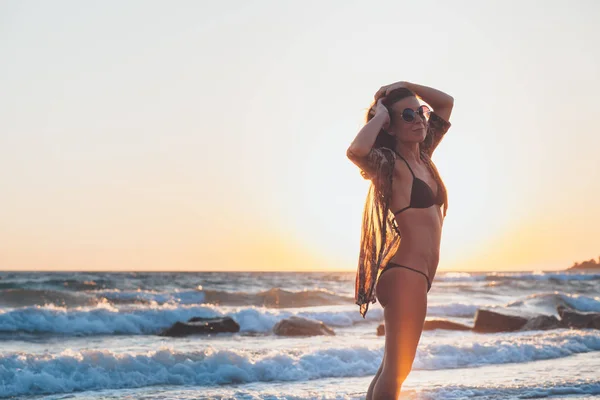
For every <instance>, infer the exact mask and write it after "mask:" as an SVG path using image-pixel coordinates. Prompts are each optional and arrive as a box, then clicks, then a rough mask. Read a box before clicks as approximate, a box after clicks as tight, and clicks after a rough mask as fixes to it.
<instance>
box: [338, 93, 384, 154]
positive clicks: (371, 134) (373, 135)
mask: <svg viewBox="0 0 600 400" xmlns="http://www.w3.org/2000/svg"><path fill="white" fill-rule="evenodd" d="M382 100H383V97H382V98H380V99H379V100H378V101H377V104H376V105H375V107H373V108H372V110H373V111H374V112H375V116H373V118H371V119H370V120H369V122H367V123H366V124H365V125H364V126H363V127H362V128H361V130H360V131H358V134H357V135H356V137H355V138H354V140H353V141H352V143H351V144H350V147H348V150H347V151H346V155H347V156H348V158H349V159H350V160H352V162H354V163H355V164H357V165H358V163H357V161H358V160H360V159H362V158H365V157H366V156H367V155H368V154H369V152H370V151H371V149H372V148H373V145H374V144H375V139H377V135H379V132H380V131H381V128H384V127H386V128H387V127H389V124H390V115H389V112H388V110H387V108H386V107H385V106H384V105H383V103H382Z"/></svg>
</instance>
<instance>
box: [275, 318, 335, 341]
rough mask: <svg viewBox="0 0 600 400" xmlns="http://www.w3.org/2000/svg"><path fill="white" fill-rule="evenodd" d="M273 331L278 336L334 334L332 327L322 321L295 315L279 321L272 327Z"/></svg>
mask: <svg viewBox="0 0 600 400" xmlns="http://www.w3.org/2000/svg"><path fill="white" fill-rule="evenodd" d="M273 333H275V334H276V335H280V336H317V335H330V336H331V335H335V332H334V331H333V329H331V328H330V327H328V326H327V325H325V324H324V323H323V322H320V321H314V320H310V319H306V318H300V317H296V316H292V317H290V318H286V319H284V320H281V321H279V322H278V323H277V324H275V326H274V327H273Z"/></svg>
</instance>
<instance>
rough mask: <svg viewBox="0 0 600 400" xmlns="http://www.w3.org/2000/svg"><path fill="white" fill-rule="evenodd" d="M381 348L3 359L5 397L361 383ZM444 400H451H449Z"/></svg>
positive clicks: (514, 358)
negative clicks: (348, 379) (160, 388)
mask: <svg viewBox="0 0 600 400" xmlns="http://www.w3.org/2000/svg"><path fill="white" fill-rule="evenodd" d="M598 350H600V333H598V332H594V331H582V332H576V331H563V332H561V333H544V334H535V335H518V336H512V337H510V338H506V337H498V336H496V337H492V338H489V339H487V340H485V341H480V342H471V343H467V342H466V341H463V342H461V343H460V344H454V345H449V344H440V343H437V342H434V343H432V344H426V345H423V346H420V347H419V349H418V351H417V355H416V358H415V362H414V364H413V367H414V369H417V370H419V369H420V370H439V369H450V368H464V367H474V366H481V365H491V364H505V363H523V362H529V361H535V360H547V359H557V358H563V357H567V356H570V355H573V354H577V353H586V352H591V351H598ZM382 356H383V348H382V347H379V348H376V349H374V348H369V347H360V346H358V347H353V348H329V349H321V350H317V351H298V350H297V349H291V350H285V351H284V350H272V349H269V350H268V351H267V352H266V353H263V354H256V352H255V351H243V350H240V351H233V350H215V349H213V348H211V347H208V348H205V349H203V350H201V351H193V352H181V351H176V350H173V349H168V348H163V349H160V350H158V351H149V352H146V353H116V352H112V351H108V350H104V351H102V350H82V351H73V350H65V351H63V352H62V353H61V354H57V355H49V354H41V355H39V354H38V355H36V354H25V353H13V354H3V353H0V381H2V382H7V383H6V384H4V385H3V386H0V397H10V396H17V395H23V394H28V395H32V394H56V393H69V392H75V391H83V390H96V389H123V388H136V387H146V386H152V385H216V384H219V385H222V384H239V383H250V382H272V381H306V380H311V379H319V378H330V377H338V378H339V377H358V376H367V375H372V374H374V373H375V372H376V371H377V368H378V367H379V364H380V362H381V359H382ZM444 398H446V397H444Z"/></svg>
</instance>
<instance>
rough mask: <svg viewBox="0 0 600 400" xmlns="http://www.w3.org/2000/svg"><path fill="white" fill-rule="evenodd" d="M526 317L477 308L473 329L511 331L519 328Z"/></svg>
mask: <svg viewBox="0 0 600 400" xmlns="http://www.w3.org/2000/svg"><path fill="white" fill-rule="evenodd" d="M526 323H527V319H526V318H523V317H517V316H512V315H505V314H500V313H497V312H494V311H490V310H482V309H479V310H477V312H476V313H475V326H473V331H475V332H479V333H494V332H512V331H517V330H519V329H521V328H522V327H523V326H524V325H525V324H526Z"/></svg>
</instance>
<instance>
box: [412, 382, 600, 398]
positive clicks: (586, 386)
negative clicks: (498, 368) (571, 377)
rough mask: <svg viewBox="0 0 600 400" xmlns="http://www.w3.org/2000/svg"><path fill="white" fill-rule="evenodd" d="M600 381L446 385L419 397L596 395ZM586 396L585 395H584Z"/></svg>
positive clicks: (423, 393)
mask: <svg viewBox="0 0 600 400" xmlns="http://www.w3.org/2000/svg"><path fill="white" fill-rule="evenodd" d="M598 394H600V383H599V382H598V381H592V380H587V381H583V382H582V381H575V382H568V383H566V384H558V385H557V384H548V385H544V386H539V385H526V386H518V387H505V386H501V387H497V388H481V387H472V386H466V385H460V386H447V387H444V388H442V389H434V390H427V391H423V392H421V393H420V394H419V397H418V398H419V399H421V400H429V399H432V400H433V399H455V400H458V399H472V398H482V399H541V398H546V397H551V396H561V398H563V397H565V396H569V395H580V396H581V395H586V396H587V395H590V396H593V395H598ZM586 398H587V397H586Z"/></svg>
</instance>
